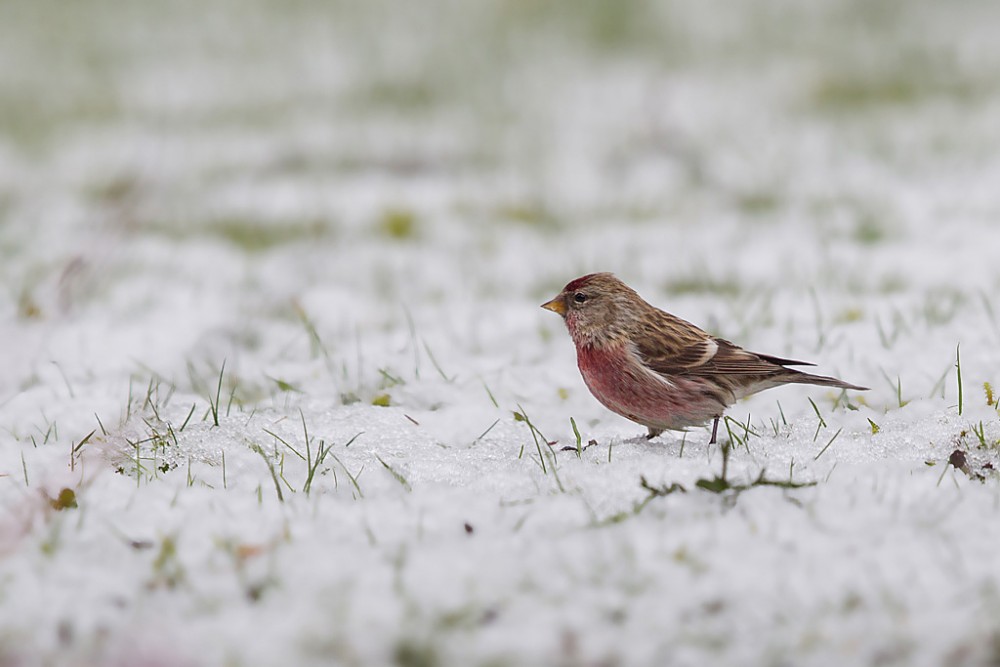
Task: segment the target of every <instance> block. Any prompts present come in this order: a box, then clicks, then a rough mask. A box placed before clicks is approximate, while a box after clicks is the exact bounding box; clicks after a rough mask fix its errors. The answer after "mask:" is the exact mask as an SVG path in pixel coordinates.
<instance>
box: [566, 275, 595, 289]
mask: <svg viewBox="0 0 1000 667" xmlns="http://www.w3.org/2000/svg"><path fill="white" fill-rule="evenodd" d="M596 275H600V274H597V273H588V274H587V275H585V276H580V277H579V278H577V279H576V280H571V281H570V282H569V283H567V285H566V287H564V288H563V291H564V292H573V291H575V290H578V289H580V288H581V287H584V286H585V285H586V284H587V283H589V282H590V280H591V278H593V277H594V276H596Z"/></svg>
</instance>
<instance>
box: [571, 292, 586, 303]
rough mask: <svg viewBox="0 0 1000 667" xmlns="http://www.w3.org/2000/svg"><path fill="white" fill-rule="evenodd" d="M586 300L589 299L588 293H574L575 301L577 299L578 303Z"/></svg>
mask: <svg viewBox="0 0 1000 667" xmlns="http://www.w3.org/2000/svg"><path fill="white" fill-rule="evenodd" d="M586 300H587V295H586V294H584V293H583V292H577V293H576V294H574V295H573V301H576V302H577V303H583V302H584V301H586Z"/></svg>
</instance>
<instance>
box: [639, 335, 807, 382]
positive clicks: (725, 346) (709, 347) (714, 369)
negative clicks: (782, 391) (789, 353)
mask: <svg viewBox="0 0 1000 667" xmlns="http://www.w3.org/2000/svg"><path fill="white" fill-rule="evenodd" d="M643 342H644V343H645V345H637V351H638V353H639V356H640V357H641V358H642V360H643V362H644V363H645V364H646V366H648V367H649V368H650V369H651V370H654V371H656V372H657V373H662V374H664V375H752V376H758V377H759V376H767V375H777V374H780V373H782V372H783V371H784V368H782V366H781V364H779V363H775V362H773V361H771V359H775V361H778V359H777V358H776V357H765V356H761V355H757V354H754V353H753V352H747V351H746V350H744V349H743V348H741V347H738V346H736V345H733V344H732V343H730V342H729V341H727V340H724V339H722V338H713V337H711V336H709V335H708V334H705V335H704V338H701V339H700V340H695V341H690V342H687V343H686V344H684V345H683V346H679V345H678V344H677V341H671V342H672V343H673V347H670V346H667V345H661V346H654V345H651V344H650V342H651V341H643ZM781 361H785V360H781ZM796 363H799V362H796Z"/></svg>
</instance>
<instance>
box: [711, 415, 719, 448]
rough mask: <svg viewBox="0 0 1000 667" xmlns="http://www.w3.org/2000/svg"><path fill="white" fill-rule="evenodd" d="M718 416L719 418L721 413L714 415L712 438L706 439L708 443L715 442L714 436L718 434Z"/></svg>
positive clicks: (712, 443)
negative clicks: (717, 415)
mask: <svg viewBox="0 0 1000 667" xmlns="http://www.w3.org/2000/svg"><path fill="white" fill-rule="evenodd" d="M720 418H721V415H720V416H719V417H716V418H715V422H714V423H713V424H712V439H711V440H709V441H708V444H710V445H714V444H715V436H716V435H718V433H719V419H720Z"/></svg>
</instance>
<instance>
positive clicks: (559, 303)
mask: <svg viewBox="0 0 1000 667" xmlns="http://www.w3.org/2000/svg"><path fill="white" fill-rule="evenodd" d="M542 308H544V309H545V310H551V311H552V312H553V313H558V314H559V315H562V316H563V317H565V316H566V302H565V301H563V300H562V295H560V296H557V297H556V298H554V299H552V300H551V301H548V302H546V303H543V304H542Z"/></svg>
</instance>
